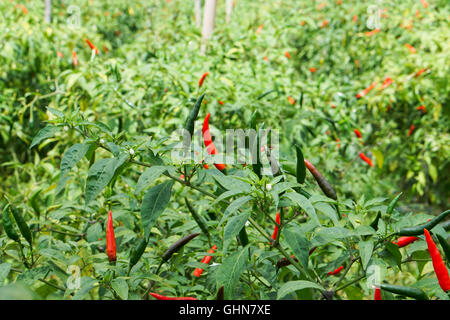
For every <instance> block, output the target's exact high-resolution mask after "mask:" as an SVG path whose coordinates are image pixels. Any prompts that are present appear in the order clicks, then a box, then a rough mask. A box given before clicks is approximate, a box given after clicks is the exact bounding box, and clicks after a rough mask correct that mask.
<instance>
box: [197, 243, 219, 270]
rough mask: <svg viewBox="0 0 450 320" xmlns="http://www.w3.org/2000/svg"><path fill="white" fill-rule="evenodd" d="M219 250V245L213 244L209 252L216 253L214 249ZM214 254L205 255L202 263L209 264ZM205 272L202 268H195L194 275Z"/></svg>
mask: <svg viewBox="0 0 450 320" xmlns="http://www.w3.org/2000/svg"><path fill="white" fill-rule="evenodd" d="M215 250H217V246H216V245H213V246H212V248H211V249H209V251H208V253H214V251H215ZM211 258H212V256H204V257H203V259H202V261H201V263H206V264H208V263H209V262H210V261H211ZM202 273H203V269H201V268H195V270H194V273H193V274H194V276H196V277H200V275H201V274H202Z"/></svg>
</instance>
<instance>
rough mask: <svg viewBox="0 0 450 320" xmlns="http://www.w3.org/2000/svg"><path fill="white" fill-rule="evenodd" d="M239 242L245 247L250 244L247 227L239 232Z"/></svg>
mask: <svg viewBox="0 0 450 320" xmlns="http://www.w3.org/2000/svg"><path fill="white" fill-rule="evenodd" d="M239 242H240V243H241V246H243V247H245V246H246V245H247V244H248V236H247V231H246V230H245V226H243V227H242V229H241V231H239Z"/></svg>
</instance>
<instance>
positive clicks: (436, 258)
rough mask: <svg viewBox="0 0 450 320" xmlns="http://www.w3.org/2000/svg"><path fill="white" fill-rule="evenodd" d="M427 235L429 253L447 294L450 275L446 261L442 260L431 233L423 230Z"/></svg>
mask: <svg viewBox="0 0 450 320" xmlns="http://www.w3.org/2000/svg"><path fill="white" fill-rule="evenodd" d="M423 232H424V234H425V240H426V241H427V246H428V252H429V253H430V256H431V260H432V262H433V268H434V272H435V273H436V277H437V278H438V281H439V285H440V286H441V288H442V290H444V291H445V292H447V291H449V290H450V276H449V274H448V270H447V267H446V266H445V263H444V260H442V257H441V254H440V253H439V250H438V248H437V246H436V244H435V243H434V242H433V239H432V238H431V235H430V232H429V231H428V230H427V229H423Z"/></svg>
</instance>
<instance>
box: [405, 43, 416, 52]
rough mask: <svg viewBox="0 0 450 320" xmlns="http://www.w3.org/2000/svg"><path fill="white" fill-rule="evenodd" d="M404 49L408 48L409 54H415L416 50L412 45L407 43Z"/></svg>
mask: <svg viewBox="0 0 450 320" xmlns="http://www.w3.org/2000/svg"><path fill="white" fill-rule="evenodd" d="M405 47H407V48H408V50H409V52H411V53H416V48H414V47H413V46H412V45H410V44H409V43H405Z"/></svg>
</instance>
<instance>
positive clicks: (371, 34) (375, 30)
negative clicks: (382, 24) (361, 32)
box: [366, 29, 380, 37]
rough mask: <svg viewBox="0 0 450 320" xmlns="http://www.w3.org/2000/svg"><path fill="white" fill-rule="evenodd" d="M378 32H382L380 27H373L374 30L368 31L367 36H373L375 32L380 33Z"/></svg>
mask: <svg viewBox="0 0 450 320" xmlns="http://www.w3.org/2000/svg"><path fill="white" fill-rule="evenodd" d="M378 32H380V29H373V30H372V31H368V32H366V37H371V36H373V35H374V34H375V33H378Z"/></svg>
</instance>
